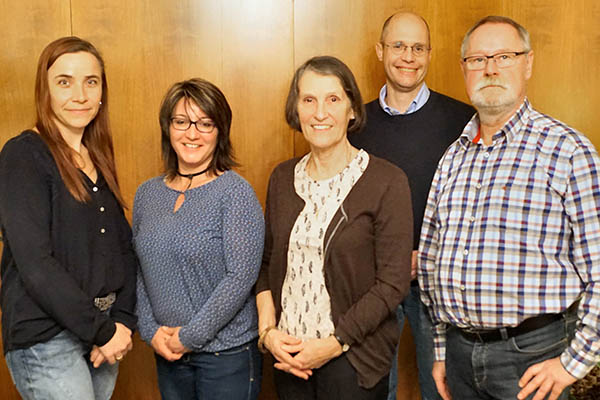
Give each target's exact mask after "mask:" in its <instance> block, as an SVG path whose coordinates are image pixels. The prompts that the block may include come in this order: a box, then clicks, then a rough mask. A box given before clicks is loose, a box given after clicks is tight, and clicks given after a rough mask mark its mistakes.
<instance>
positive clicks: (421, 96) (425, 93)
mask: <svg viewBox="0 0 600 400" xmlns="http://www.w3.org/2000/svg"><path fill="white" fill-rule="evenodd" d="M429 94H430V92H429V88H428V87H427V84H426V83H425V82H423V86H421V89H419V93H417V95H416V96H415V98H414V99H413V101H412V102H411V103H410V105H409V106H408V108H407V109H406V112H401V111H398V110H396V109H395V108H393V107H390V106H388V105H387V103H386V102H385V96H387V84H385V85H383V87H382V88H381V90H380V91H379V105H380V106H381V108H382V109H383V111H385V112H386V113H388V114H390V115H406V114H412V113H414V112H415V111H418V110H419V109H421V107H423V106H424V105H425V103H427V100H429Z"/></svg>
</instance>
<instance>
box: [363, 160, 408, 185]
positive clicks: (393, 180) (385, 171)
mask: <svg viewBox="0 0 600 400" xmlns="http://www.w3.org/2000/svg"><path fill="white" fill-rule="evenodd" d="M363 176H364V177H365V180H368V181H369V183H373V184H377V185H380V186H381V185H397V184H400V185H404V184H406V185H408V178H407V176H406V174H405V173H404V171H403V170H402V169H401V168H400V167H398V166H396V165H394V164H392V163H391V162H389V161H387V160H384V159H383V158H379V157H376V156H374V155H373V154H370V153H369V165H368V166H367V169H365V172H364V175H363Z"/></svg>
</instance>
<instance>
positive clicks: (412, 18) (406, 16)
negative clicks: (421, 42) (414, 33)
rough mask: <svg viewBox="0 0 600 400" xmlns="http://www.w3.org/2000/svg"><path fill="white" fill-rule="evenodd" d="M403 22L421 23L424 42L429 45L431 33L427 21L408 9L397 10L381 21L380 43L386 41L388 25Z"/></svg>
mask: <svg viewBox="0 0 600 400" xmlns="http://www.w3.org/2000/svg"><path fill="white" fill-rule="evenodd" d="M405 23H409V24H417V25H421V26H422V28H423V29H424V30H425V32H426V34H427V43H425V44H427V46H428V47H431V35H430V33H429V25H428V24H427V21H425V18H423V17H421V16H420V15H418V14H415V13H413V12H410V11H399V12H397V13H395V14H392V15H390V16H389V17H388V19H386V20H385V22H384V23H383V27H382V28H381V36H380V37H379V41H380V42H382V43H383V42H385V41H386V35H387V33H388V31H389V29H390V26H392V25H394V24H405Z"/></svg>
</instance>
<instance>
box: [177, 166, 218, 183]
mask: <svg viewBox="0 0 600 400" xmlns="http://www.w3.org/2000/svg"><path fill="white" fill-rule="evenodd" d="M209 169H210V165H209V166H208V167H206V168H204V169H203V170H202V171H198V172H193V173H191V174H184V173H182V172H179V170H177V171H176V173H177V175H179V176H181V177H182V178H188V179H190V180H191V179H193V178H194V177H195V176H199V175H202V174H204V173H205V172H207V171H208V170H209Z"/></svg>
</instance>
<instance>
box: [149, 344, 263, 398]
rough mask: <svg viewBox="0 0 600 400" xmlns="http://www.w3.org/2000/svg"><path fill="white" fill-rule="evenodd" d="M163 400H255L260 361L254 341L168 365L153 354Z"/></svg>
mask: <svg viewBox="0 0 600 400" xmlns="http://www.w3.org/2000/svg"><path fill="white" fill-rule="evenodd" d="M155 356H156V369H157V372H158V386H159V388H160V394H161V396H162V398H163V399H164V400H194V399H197V400H213V399H214V400H224V399H227V400H246V399H248V400H255V399H257V398H258V393H259V392H260V383H261V377H262V368H261V367H262V357H261V354H260V353H259V352H258V348H257V347H256V339H255V340H253V341H251V342H249V343H246V344H243V345H241V346H237V347H234V348H232V349H229V350H224V351H219V352H215V353H205V352H199V353H188V354H185V355H184V356H183V357H182V358H181V359H180V360H178V361H174V362H169V361H167V360H165V359H164V358H162V357H161V356H159V355H158V354H155Z"/></svg>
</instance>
